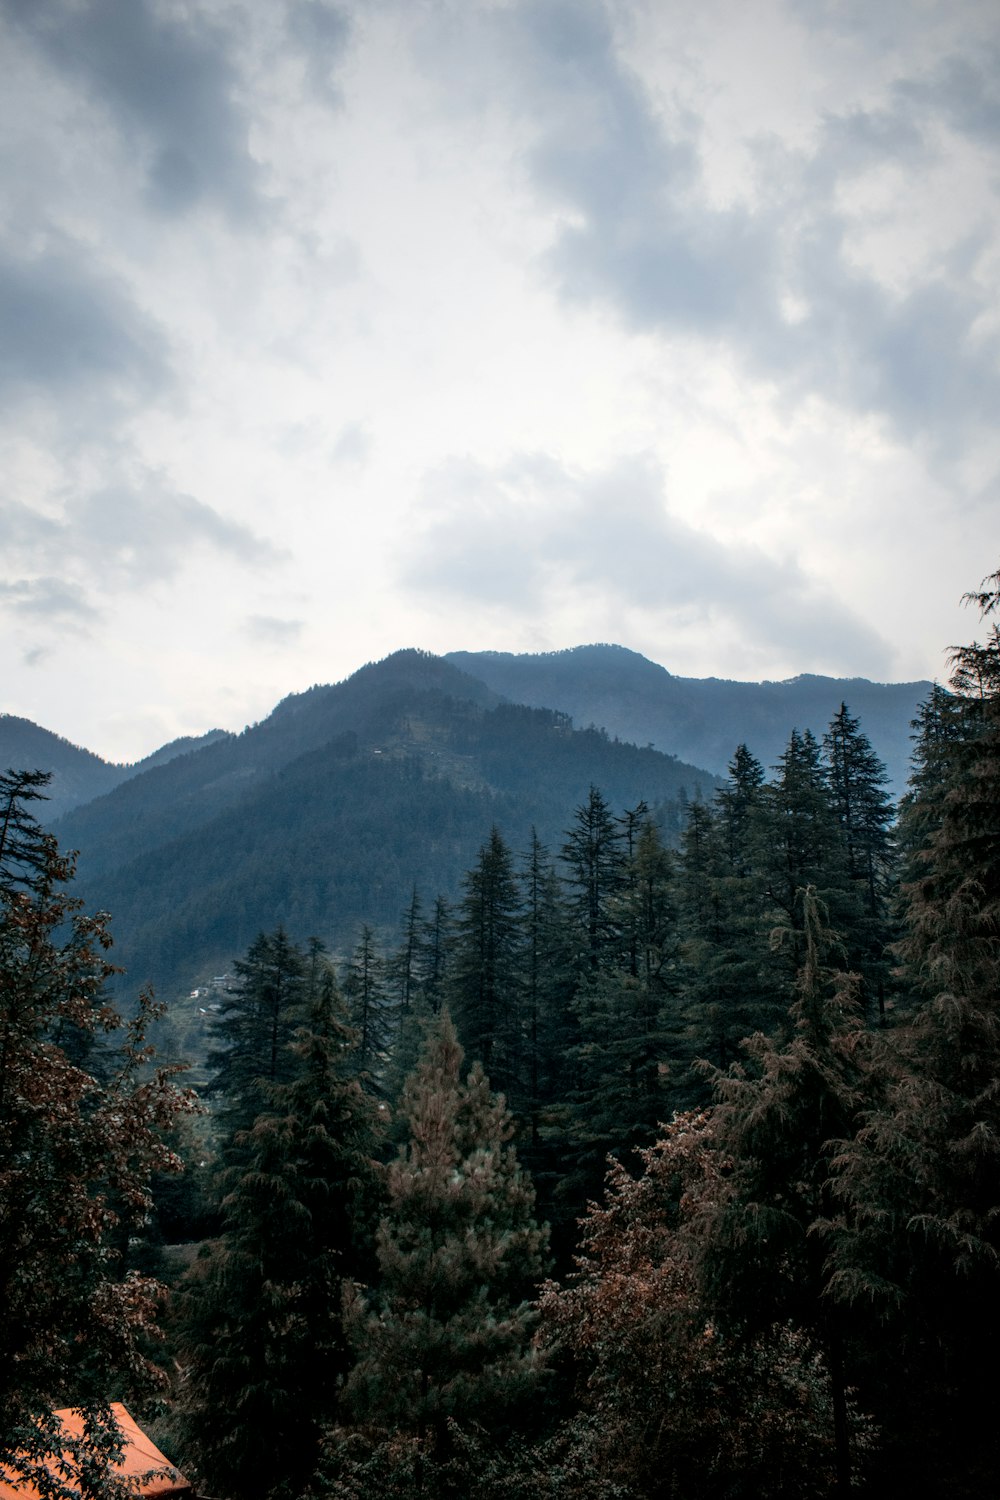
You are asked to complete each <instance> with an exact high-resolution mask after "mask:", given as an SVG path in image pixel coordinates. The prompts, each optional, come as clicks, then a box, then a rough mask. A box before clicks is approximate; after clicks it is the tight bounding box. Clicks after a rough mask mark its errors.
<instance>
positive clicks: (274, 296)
mask: <svg viewBox="0 0 1000 1500" xmlns="http://www.w3.org/2000/svg"><path fill="white" fill-rule="evenodd" d="M0 56H2V58H3V88H2V90H0V194H2V198H0V202H2V213H0V630H2V639H3V643H4V653H3V656H4V672H3V690H2V695H0V712H7V713H12V714H19V715H22V716H24V717H27V718H30V719H33V720H34V721H35V722H36V723H40V724H43V725H44V726H45V727H47V728H49V729H52V730H54V731H56V732H57V733H59V734H62V735H64V736H66V737H67V738H69V739H71V740H73V741H74V742H75V743H77V744H82V745H85V746H87V747H88V748H90V749H92V750H95V751H97V752H98V753H99V754H101V755H103V756H105V757H107V758H108V759H115V760H134V759H137V758H139V757H140V756H142V755H143V754H145V753H147V752H148V751H150V750H152V749H153V748H154V747H156V746H157V745H160V744H162V743H164V742H165V741H167V740H170V739H172V738H174V737H175V736H177V735H180V734H196V733H201V732H203V731H205V730H207V729H209V728H213V727H221V728H225V729H237V730H238V729H241V728H242V727H243V726H244V725H245V724H247V723H252V722H255V721H256V720H258V719H260V718H262V717H264V716H265V715H266V714H267V713H268V712H269V711H270V709H271V708H272V707H273V705H274V704H275V703H276V702H277V701H278V700H279V699H280V698H282V697H284V696H285V695H287V694H288V693H290V692H294V691H299V690H301V689H303V688H305V687H308V686H309V685H311V684H312V683H316V682H334V681H338V680H340V679H342V678H343V677H345V676H347V675H349V674H350V673H351V672H353V671H354V670H356V669H357V668H358V667H359V666H361V665H362V664H363V663H365V662H366V661H371V660H377V659H378V658H380V657H382V656H384V655H386V654H388V653H389V652H391V651H394V650H396V649H399V648H401V647H405V646H419V647H423V648H425V649H427V650H430V651H435V652H444V651H448V650H487V649H492V650H502V651H546V650H556V649H561V648H564V647H568V646H573V645H578V644H582V643H587V642H592V641H613V642H617V643H620V644H622V645H625V646H629V647H631V648H632V649H634V650H637V651H641V652H642V653H643V654H645V655H646V656H649V657H650V658H652V659H653V660H654V661H657V662H660V663H661V664H662V665H663V666H665V667H666V668H667V669H668V670H669V671H671V672H674V673H676V674H679V675H683V676H695V677H703V676H718V677H729V678H739V679H749V680H760V679H764V678H770V679H782V678H786V677H790V676H794V675H796V674H798V673H801V672H823V673H830V674H833V675H837V676H866V677H871V678H874V679H876V680H881V681H905V680H913V679H918V678H939V679H944V678H946V677H947V671H948V668H947V657H946V649H945V648H947V647H948V646H949V645H953V644H955V643H957V642H964V641H968V640H971V639H972V638H974V636H975V634H976V632H977V626H978V622H977V620H976V618H975V616H974V614H970V613H969V612H968V611H967V610H965V611H963V609H962V607H961V603H960V600H961V596H962V594H963V593H964V592H965V591H966V590H969V589H972V588H975V587H976V586H977V585H978V584H979V582H980V580H981V579H982V577H983V576H984V575H985V574H987V573H989V572H992V571H994V570H995V569H996V568H997V566H998V565H1000V557H998V546H997V544H998V541H1000V536H998V530H1000V528H998V525H997V523H998V521H1000V424H998V422H997V414H998V412H1000V295H998V290H1000V288H998V283H1000V6H998V5H997V3H996V0H944V3H938V0H878V3H877V4H872V3H871V0H343V3H338V0H0Z"/></svg>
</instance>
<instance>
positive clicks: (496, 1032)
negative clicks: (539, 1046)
mask: <svg viewBox="0 0 1000 1500" xmlns="http://www.w3.org/2000/svg"><path fill="white" fill-rule="evenodd" d="M520 910H521V897H520V892H519V890H518V884H517V878H516V876H515V873H514V861H513V858H512V856H511V853H510V850H509V849H508V848H507V845H506V844H505V843H504V841H503V839H502V838H501V837H500V834H499V832H498V830H497V829H496V828H493V829H492V830H491V832H490V837H489V839H488V841H487V842H486V843H485V844H484V845H483V847H482V848H481V849H480V851H479V858H478V860H477V862H476V864H475V866H474V867H473V869H472V870H470V871H469V873H468V874H467V876H466V877H465V895H464V896H463V898H462V902H461V904H460V906H459V909H458V916H457V920H456V924H455V940H454V945H453V948H452V959H451V972H450V976H449V985H448V992H449V996H450V1005H451V1010H452V1012H453V1014H454V1017H455V1024H456V1026H457V1028H458V1032H459V1035H460V1036H461V1038H462V1044H463V1046H464V1047H465V1048H466V1050H467V1051H468V1053H469V1054H470V1055H471V1056H473V1057H475V1058H478V1059H479V1060H480V1061H481V1062H482V1065H483V1067H484V1068H485V1069H486V1071H487V1072H488V1073H489V1075H490V1077H491V1078H492V1079H493V1080H494V1081H495V1083H496V1084H497V1087H498V1088H501V1089H503V1090H504V1092H505V1093H506V1095H507V1097H508V1098H509V1099H511V1101H512V1102H516V1104H517V1105H518V1106H520V1104H521V1103H522V1101H523V1099H524V1097H525V1094H526V1091H527V1087H528V1080H527V1078H526V1076H525V1045H524V1036H523V1032H522V1015H521V988H522V986H521V972H520V965H519V961H518V960H519V952H518V949H519V945H520V934H519V915H520Z"/></svg>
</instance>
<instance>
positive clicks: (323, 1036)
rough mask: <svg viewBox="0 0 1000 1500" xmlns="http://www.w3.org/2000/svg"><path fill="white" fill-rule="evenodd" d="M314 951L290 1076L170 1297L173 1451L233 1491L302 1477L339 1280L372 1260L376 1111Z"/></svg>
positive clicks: (263, 1490) (341, 1352)
mask: <svg viewBox="0 0 1000 1500" xmlns="http://www.w3.org/2000/svg"><path fill="white" fill-rule="evenodd" d="M316 960H317V955H316V954H315V952H314V954H313V962H312V963H311V966H310V967H311V970H312V993H311V996H310V999H309V1005H308V1012H307V1023H306V1025H305V1026H304V1027H303V1028H302V1029H301V1030H300V1031H299V1032H298V1033H297V1036H296V1039H295V1042H294V1044H293V1045H292V1047H291V1048H290V1051H289V1055H290V1058H291V1061H292V1066H293V1069H294V1074H293V1076H292V1077H291V1078H290V1079H289V1080H288V1081H287V1082H285V1083H282V1084H277V1085H272V1086H271V1087H270V1088H269V1089H268V1091H267V1108H266V1109H265V1110H263V1111H262V1112H260V1113H259V1114H258V1115H257V1118H256V1119H255V1121H254V1124H253V1126H252V1127H251V1128H250V1129H249V1130H248V1131H245V1132H242V1133H241V1135H240V1136H239V1137H238V1140H237V1145H238V1147H239V1161H238V1164H235V1165H232V1166H231V1167H230V1168H229V1169H228V1171H227V1173H226V1174H225V1178H224V1186H225V1189H226V1194H225V1198H224V1200H223V1205H222V1210H223V1216H224V1227H223V1232H222V1235H221V1237H220V1239H219V1240H218V1241H217V1242H216V1243H215V1244H214V1245H212V1246H210V1247H209V1248H208V1250H207V1253H206V1254H205V1255H204V1257H203V1259H202V1260H201V1261H200V1262H198V1263H196V1265H195V1267H194V1268H193V1271H192V1272H191V1273H190V1274H189V1275H188V1277H187V1278H186V1281H185V1283H184V1284H183V1285H182V1287H181V1289H180V1292H179V1294H178V1300H179V1312H178V1318H177V1321H178V1328H177V1340H178V1345H179V1351H180V1353H179V1363H180V1366H181V1370H182V1382H181V1387H180V1393H179V1403H178V1412H177V1416H176V1418H175V1423H174V1438H175V1441H176V1446H177V1452H178V1454H179V1455H183V1460H184V1462H185V1463H186V1464H189V1465H191V1467H192V1468H193V1469H195V1470H196V1472H197V1473H198V1475H199V1476H200V1478H201V1481H202V1483H203V1485H204V1486H205V1487H206V1488H207V1490H208V1491H209V1492H210V1493H212V1494H214V1495H220V1496H226V1497H232V1500H244V1497H246V1500H250V1497H257V1496H278V1495H281V1496H297V1495H299V1494H300V1493H301V1492H302V1490H303V1488H304V1487H305V1486H306V1485H308V1484H309V1483H310V1482H311V1480H312V1477H313V1475H314V1472H315V1470H316V1466H317V1462H318V1458H319V1452H320V1443H321V1437H322V1433H323V1431H324V1430H325V1428H326V1426H327V1425H328V1424H329V1423H330V1422H332V1421H333V1420H334V1419H335V1416H336V1413H337V1406H338V1400H339V1389H340V1386H341V1384H342V1382H343V1379H344V1376H345V1374H346V1371H347V1367H348V1364H349V1353H348V1345H347V1340H346V1337H345V1334H344V1330H343V1326H342V1319H341V1288H342V1286H343V1283H344V1281H345V1279H346V1278H352V1277H356V1276H358V1275H363V1274H367V1272H368V1270H369V1268H370V1264H371V1256H372V1239H373V1234H374V1223H373V1219H374V1214H375V1208H376V1184H377V1173H376V1168H375V1165H374V1154H375V1151H376V1149H377V1144H378V1133H377V1123H376V1122H377V1110H376V1107H375V1105H374V1103H373V1101H372V1100H371V1099H370V1097H369V1096H368V1095H367V1094H366V1093H365V1092H364V1091H363V1090H362V1088H361V1086H360V1084H359V1082H358V1081H357V1079H356V1078H355V1077H353V1076H352V1074H351V1059H352V1055H353V1051H354V1045H355V1037H354V1034H353V1032H352V1030H351V1029H350V1026H349V1024H348V1021H347V1016H346V1012H345V1008H344V1004H343V1001H342V999H341V997H340V995H339V992H338V991H337V987H336V983H335V980H334V977H333V973H332V970H331V969H330V967H329V965H328V964H326V963H318V962H317V961H316Z"/></svg>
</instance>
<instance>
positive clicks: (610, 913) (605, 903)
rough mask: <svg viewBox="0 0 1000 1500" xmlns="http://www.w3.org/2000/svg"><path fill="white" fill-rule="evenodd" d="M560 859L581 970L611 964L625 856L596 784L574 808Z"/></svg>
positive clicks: (617, 938)
mask: <svg viewBox="0 0 1000 1500" xmlns="http://www.w3.org/2000/svg"><path fill="white" fill-rule="evenodd" d="M562 860H563V864H564V866H565V875H564V877H563V878H564V880H565V884H566V889H567V893H568V896H569V905H570V910H571V912H572V914H573V916H574V917H575V919H576V923H577V929H578V932H579V943H580V965H581V969H582V970H587V971H589V972H590V973H591V974H593V973H596V972H597V971H598V970H599V969H601V968H605V967H612V968H613V967H615V966H616V964H617V962H618V958H619V953H620V947H621V929H620V925H619V921H618V917H617V913H616V910H615V905H614V898H615V897H616V896H617V895H618V893H619V891H620V890H621V886H622V881H623V878H624V863H625V857H624V853H623V850H622V835H621V831H620V829H619V827H618V825H617V823H616V822H615V819H614V817H613V816H612V813H611V809H610V807H609V806H608V803H607V801H606V799H605V798H604V796H603V795H602V794H601V792H599V791H598V789H597V787H596V786H592V787H591V788H590V792H589V794H588V797H587V800H586V802H584V803H582V804H581V806H579V807H578V808H577V809H576V812H575V814H574V817H573V826H572V828H571V829H569V831H568V832H567V834H566V841H565V843H564V844H563V847H562Z"/></svg>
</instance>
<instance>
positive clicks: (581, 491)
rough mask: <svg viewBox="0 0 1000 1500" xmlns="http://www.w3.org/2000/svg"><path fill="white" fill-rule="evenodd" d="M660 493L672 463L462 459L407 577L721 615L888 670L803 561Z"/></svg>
mask: <svg viewBox="0 0 1000 1500" xmlns="http://www.w3.org/2000/svg"><path fill="white" fill-rule="evenodd" d="M663 496H664V476H663V472H662V470H661V469H660V467H659V465H658V464H657V463H655V462H654V461H653V460H651V459H649V458H645V457H639V458H633V459H629V460H624V461H622V462H620V463H618V464H615V465H614V466H613V467H611V468H610V469H608V470H606V471H605V472H603V473H600V474H592V475H580V474H574V473H571V472H570V471H569V470H567V469H565V468H564V467H562V466H561V465H559V464H557V463H556V462H554V461H553V460H552V459H550V458H547V457H546V456H544V455H534V456H530V457H522V458H519V459H517V460H516V461H514V462H512V463H511V464H509V465H508V466H507V467H505V468H504V469H502V470H499V471H496V472H492V471H490V470H487V469H485V468H483V467H481V466H479V465H476V464H473V463H471V462H470V461H468V460H461V461H456V462H453V463H452V464H450V465H447V466H445V467H443V468H442V469H440V470H438V471H437V472H436V473H435V474H434V475H432V476H431V477H430V480H429V483H428V489H427V494H426V496H425V504H426V507H427V510H428V512H429V515H430V520H429V521H428V523H427V524H426V526H425V528H424V530H423V531H422V532H421V533H420V534H419V535H418V536H417V537H416V538H414V539H411V541H409V542H408V544H407V555H406V560H405V562H404V563H403V565H402V568H401V570H400V571H401V579H402V582H403V583H404V584H405V585H407V586H408V587H410V588H412V589H414V590H416V591H418V592H421V593H425V594H431V595H434V596H438V597H442V596H443V597H449V598H452V599H455V600H460V601H462V602H463V603H474V604H486V605H492V606H496V607H501V608H503V609H505V610H509V611H511V612H512V613H517V612H524V611H531V612H532V613H533V614H535V615H536V616H537V617H543V616H544V614H545V611H546V609H547V608H548V607H549V606H550V605H551V604H552V603H553V602H554V601H558V599H559V597H560V591H567V592H571V593H572V594H574V595H576V596H577V597H579V598H580V599H581V600H583V601H588V600H592V601H595V602H596V604H597V606H598V607H599V608H601V609H607V610H610V611H612V612H615V613H618V614H621V613H622V612H624V611H627V610H629V609H630V608H635V607H638V608H640V609H642V610H645V611H648V612H651V613H653V614H660V615H663V616H665V617H672V618H673V619H675V620H676V619H681V620H684V621H685V622H687V623H691V622H696V621H700V622H702V623H703V624H706V625H707V624H709V623H711V622H714V621H718V620H720V619H726V620H728V621H730V622H734V623H735V624H736V625H737V626H738V627H739V629H740V630H741V632H742V633H743V634H744V635H745V637H746V639H747V641H748V642H750V643H752V645H754V646H762V645H763V646H769V647H773V646H777V647H779V648H787V645H788V642H789V640H794V641H795V643H796V649H797V650H798V651H800V652H801V654H802V656H803V659H805V660H808V661H810V662H811V664H812V666H814V667H821V666H827V667H830V668H837V667H838V666H840V667H842V666H843V665H844V664H845V663H848V662H850V661H851V660H852V659H854V660H857V659H861V660H864V661H865V662H866V663H867V670H869V671H872V672H876V671H882V670H885V669H886V668H887V667H888V663H889V651H888V648H887V646H886V644H885V642H884V641H882V640H881V639H880V638H879V637H878V636H877V635H876V634H875V633H874V632H873V631H871V630H870V629H869V628H868V627H867V626H865V625H864V624H863V623H862V622H861V621H860V620H859V619H858V618H857V617H856V616H854V615H853V614H852V613H851V612H850V610H848V609H846V608H845V607H844V606H843V605H842V604H840V603H839V602H838V601H836V600H835V599H833V598H832V597H830V596H829V595H827V594H825V593H824V592H823V591H821V590H818V589H817V587H816V585H815V583H814V582H813V581H812V580H811V579H810V578H809V577H808V575H807V574H805V573H804V572H803V571H802V569H801V568H800V567H799V566H798V564H797V563H795V562H793V561H784V562H781V561H775V560H773V559H772V558H769V557H768V556H766V555H765V554H764V553H763V552H762V551H760V550H759V549H757V548H753V547H746V546H742V545H739V546H737V545H729V544H727V543H724V542H721V541H719V540H717V539H716V538H714V537H712V536H710V535H708V534H707V533H706V532H701V531H698V530H696V529H695V528H694V527H691V526H689V525H687V524H686V523H685V522H683V521H681V520H678V519H677V518H676V517H674V516H671V515H670V514H669V512H668V511H667V509H666V507H665V504H664V498H663Z"/></svg>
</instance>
